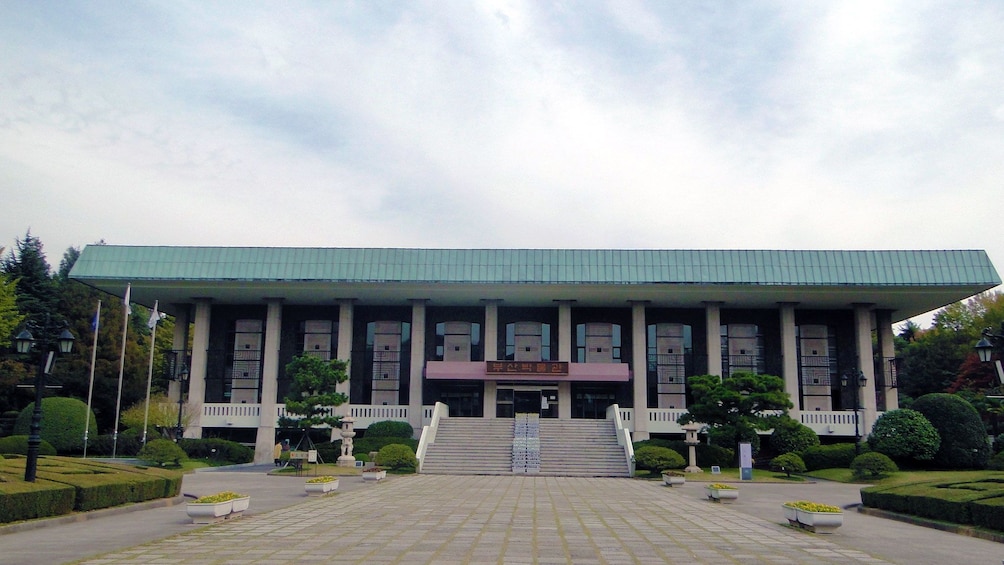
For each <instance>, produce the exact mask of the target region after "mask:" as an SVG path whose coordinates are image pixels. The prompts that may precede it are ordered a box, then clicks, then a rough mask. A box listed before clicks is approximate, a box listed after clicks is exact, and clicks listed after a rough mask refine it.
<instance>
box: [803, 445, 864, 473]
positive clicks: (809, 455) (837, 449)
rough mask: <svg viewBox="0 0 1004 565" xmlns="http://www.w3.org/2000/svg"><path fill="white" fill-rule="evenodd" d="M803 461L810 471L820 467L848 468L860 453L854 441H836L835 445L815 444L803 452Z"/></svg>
mask: <svg viewBox="0 0 1004 565" xmlns="http://www.w3.org/2000/svg"><path fill="white" fill-rule="evenodd" d="M800 455H801V457H802V461H804V462H805V468H806V470H808V471H818V470H820V469H846V468H848V467H850V466H851V461H853V460H854V458H855V457H856V456H857V455H858V454H857V453H856V452H855V450H854V444H853V443H835V444H833V445H815V446H812V447H810V448H808V449H806V450H805V451H803V452H802V453H801V454H800Z"/></svg>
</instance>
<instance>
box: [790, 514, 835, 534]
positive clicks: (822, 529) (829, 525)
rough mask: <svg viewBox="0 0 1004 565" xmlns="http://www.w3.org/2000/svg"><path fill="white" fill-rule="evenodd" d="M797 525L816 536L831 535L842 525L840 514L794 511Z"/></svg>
mask: <svg viewBox="0 0 1004 565" xmlns="http://www.w3.org/2000/svg"><path fill="white" fill-rule="evenodd" d="M796 511H797V519H798V523H799V525H801V526H803V527H804V528H805V529H807V530H809V531H812V532H815V533H817V534H832V533H833V531H834V530H836V529H837V528H839V527H840V526H842V525H844V514H843V513H842V512H809V511H807V510H802V509H796Z"/></svg>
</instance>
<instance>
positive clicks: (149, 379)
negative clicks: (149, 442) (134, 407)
mask: <svg viewBox="0 0 1004 565" xmlns="http://www.w3.org/2000/svg"><path fill="white" fill-rule="evenodd" d="M159 304H160V301H159V300H154V301H153V312H151V313H150V320H149V321H148V322H147V326H149V327H150V368H149V369H148V370H147V372H146V413H145V414H143V445H146V429H147V424H148V423H149V421H150V385H151V384H152V383H153V350H154V347H155V345H156V344H157V322H159V321H160V312H158V311H157V306H158V305H159Z"/></svg>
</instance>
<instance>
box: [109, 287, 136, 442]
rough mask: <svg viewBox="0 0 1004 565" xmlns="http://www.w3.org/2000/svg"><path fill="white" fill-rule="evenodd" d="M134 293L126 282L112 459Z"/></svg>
mask: <svg viewBox="0 0 1004 565" xmlns="http://www.w3.org/2000/svg"><path fill="white" fill-rule="evenodd" d="M130 294H132V283H128V284H126V292H125V298H124V299H123V300H122V303H123V304H124V305H125V315H124V316H123V317H122V353H121V354H120V355H119V391H118V397H117V398H116V400H115V428H114V431H113V432H112V459H115V455H116V449H117V448H118V442H119V413H120V412H121V411H122V375H123V374H124V373H125V352H126V337H128V333H129V314H132V307H131V306H129V295H130Z"/></svg>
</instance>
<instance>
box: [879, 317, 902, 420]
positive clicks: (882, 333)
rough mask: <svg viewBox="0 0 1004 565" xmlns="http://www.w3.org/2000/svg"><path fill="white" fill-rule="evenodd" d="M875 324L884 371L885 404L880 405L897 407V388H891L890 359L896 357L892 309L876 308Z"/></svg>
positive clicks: (894, 408) (889, 408)
mask: <svg viewBox="0 0 1004 565" xmlns="http://www.w3.org/2000/svg"><path fill="white" fill-rule="evenodd" d="M875 325H876V326H877V328H878V342H879V348H880V351H882V370H883V371H884V372H885V374H884V377H883V381H884V386H885V406H881V407H879V408H882V409H884V410H886V411H889V410H898V409H899V389H898V388H892V386H891V385H892V371H891V367H890V365H889V363H890V361H892V360H893V359H895V357H896V343H895V342H894V336H893V331H892V311H891V310H876V312H875Z"/></svg>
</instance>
